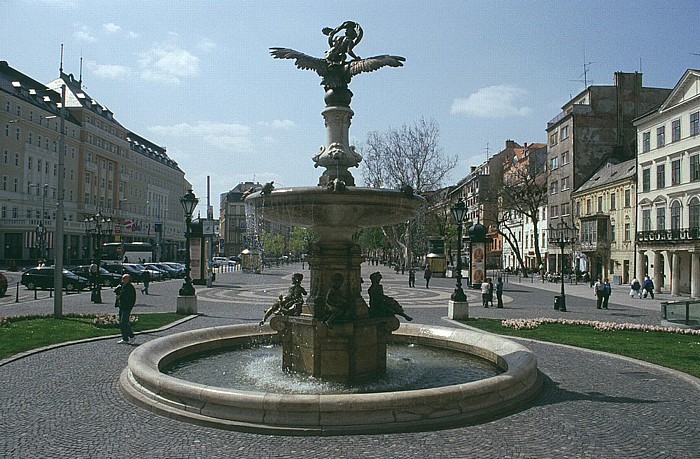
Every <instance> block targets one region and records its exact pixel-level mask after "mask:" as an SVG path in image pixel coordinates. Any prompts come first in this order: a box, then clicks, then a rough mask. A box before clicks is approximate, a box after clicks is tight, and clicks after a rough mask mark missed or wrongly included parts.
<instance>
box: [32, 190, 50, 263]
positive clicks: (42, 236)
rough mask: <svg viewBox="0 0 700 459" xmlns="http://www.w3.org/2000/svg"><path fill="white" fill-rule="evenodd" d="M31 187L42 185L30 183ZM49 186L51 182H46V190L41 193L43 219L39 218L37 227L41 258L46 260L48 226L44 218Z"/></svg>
mask: <svg viewBox="0 0 700 459" xmlns="http://www.w3.org/2000/svg"><path fill="white" fill-rule="evenodd" d="M29 187H30V188H34V187H36V188H37V189H39V188H40V187H41V185H39V184H38V183H36V184H32V183H30V184H29ZM48 188H49V184H48V183H45V184H44V190H43V193H42V195H41V219H40V220H39V226H38V227H37V229H36V231H37V233H38V234H39V257H38V258H39V260H44V261H46V258H47V256H46V226H45V225H44V218H45V215H46V192H47V190H48Z"/></svg>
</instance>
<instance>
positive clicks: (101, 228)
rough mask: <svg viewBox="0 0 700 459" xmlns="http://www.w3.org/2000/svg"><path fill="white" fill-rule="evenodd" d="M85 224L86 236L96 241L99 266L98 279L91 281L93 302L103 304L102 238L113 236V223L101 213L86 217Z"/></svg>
mask: <svg viewBox="0 0 700 459" xmlns="http://www.w3.org/2000/svg"><path fill="white" fill-rule="evenodd" d="M83 223H84V224H85V234H86V235H87V236H88V237H93V238H94V239H95V264H97V274H96V278H94V279H91V281H92V298H91V299H92V302H93V303H98V304H99V303H102V282H101V281H100V268H101V265H100V262H101V260H100V251H101V247H102V236H109V235H111V234H112V228H113V222H112V219H111V218H105V217H103V216H102V215H101V214H100V213H99V212H97V213H96V214H95V215H91V216H89V217H86V218H85V220H83Z"/></svg>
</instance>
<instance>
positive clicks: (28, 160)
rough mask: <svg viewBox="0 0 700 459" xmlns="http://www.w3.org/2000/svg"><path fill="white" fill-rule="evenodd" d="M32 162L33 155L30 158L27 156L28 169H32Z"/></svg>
mask: <svg viewBox="0 0 700 459" xmlns="http://www.w3.org/2000/svg"><path fill="white" fill-rule="evenodd" d="M32 164H33V162H32V157H31V156H30V157H29V158H27V169H28V170H32Z"/></svg>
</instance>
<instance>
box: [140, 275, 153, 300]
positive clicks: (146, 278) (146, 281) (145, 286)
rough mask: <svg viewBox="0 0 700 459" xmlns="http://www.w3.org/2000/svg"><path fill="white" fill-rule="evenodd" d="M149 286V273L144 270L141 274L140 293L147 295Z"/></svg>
mask: <svg viewBox="0 0 700 459" xmlns="http://www.w3.org/2000/svg"><path fill="white" fill-rule="evenodd" d="M149 285H151V272H150V271H149V270H145V271H144V272H143V288H141V293H142V294H145V295H148V286H149Z"/></svg>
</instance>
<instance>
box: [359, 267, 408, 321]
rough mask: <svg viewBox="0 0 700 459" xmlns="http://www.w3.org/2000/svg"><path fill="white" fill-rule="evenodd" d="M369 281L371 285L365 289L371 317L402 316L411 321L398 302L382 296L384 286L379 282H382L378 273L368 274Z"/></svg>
mask: <svg viewBox="0 0 700 459" xmlns="http://www.w3.org/2000/svg"><path fill="white" fill-rule="evenodd" d="M369 280H370V281H372V285H370V286H369V289H367V293H368V294H369V314H370V315H371V316H377V317H386V316H393V315H397V316H402V317H404V318H405V319H406V320H409V321H410V320H413V317H410V316H409V315H408V314H406V313H405V312H404V310H403V308H402V307H401V305H400V304H399V302H398V301H396V300H395V299H393V298H392V297H390V296H387V295H385V294H384V286H383V285H382V284H380V283H379V282H380V281H381V280H382V275H381V273H379V272H375V273H372V274H370V276H369Z"/></svg>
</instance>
